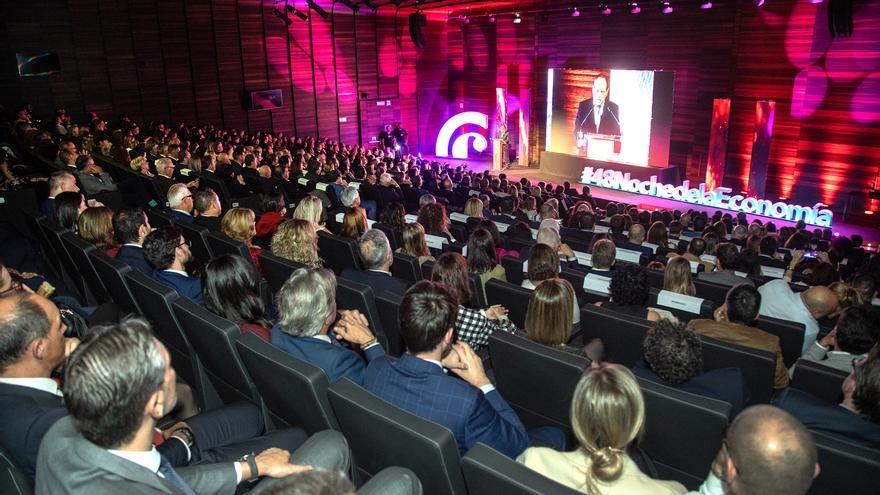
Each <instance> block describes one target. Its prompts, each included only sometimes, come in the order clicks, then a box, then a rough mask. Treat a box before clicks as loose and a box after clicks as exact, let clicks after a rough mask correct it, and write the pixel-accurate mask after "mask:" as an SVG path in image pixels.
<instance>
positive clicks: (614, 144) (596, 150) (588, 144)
mask: <svg viewBox="0 0 880 495" xmlns="http://www.w3.org/2000/svg"><path fill="white" fill-rule="evenodd" d="M578 148H579V149H580V150H581V152H582V153H583V152H584V151H586V153H587V158H590V159H592V160H602V161H610V160H612V159H613V158H614V155H616V154H619V153H620V136H614V135H612V134H593V133H585V134H583V135H582V136H580V137H579V138H578Z"/></svg>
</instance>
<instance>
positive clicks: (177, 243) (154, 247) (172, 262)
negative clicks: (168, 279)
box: [143, 225, 192, 270]
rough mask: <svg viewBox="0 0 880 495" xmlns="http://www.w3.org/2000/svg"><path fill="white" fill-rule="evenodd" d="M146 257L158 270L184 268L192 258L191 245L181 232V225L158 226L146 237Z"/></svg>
mask: <svg viewBox="0 0 880 495" xmlns="http://www.w3.org/2000/svg"><path fill="white" fill-rule="evenodd" d="M143 247H144V258H146V260H147V261H148V262H150V264H151V265H153V267H154V268H156V270H167V269H169V268H172V267H178V268H182V267H183V266H185V265H186V263H187V262H188V261H189V260H190V259H191V258H192V253H190V250H189V245H188V244H187V242H186V240H185V239H184V238H183V235H182V234H181V231H180V227H175V226H173V225H171V226H166V227H161V228H158V229H156V230H154V231H152V232H150V233H149V234H147V237H146V238H145V239H144V246H143Z"/></svg>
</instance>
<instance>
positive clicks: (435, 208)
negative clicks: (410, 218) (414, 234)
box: [418, 203, 449, 236]
mask: <svg viewBox="0 0 880 495" xmlns="http://www.w3.org/2000/svg"><path fill="white" fill-rule="evenodd" d="M418 222H419V223H420V224H422V227H424V228H425V233H426V234H431V235H441V236H442V235H446V234H447V232H448V230H449V218H447V217H446V208H445V207H443V205H441V204H439V203H430V204H426V205H425V206H422V207H421V209H419V215H418Z"/></svg>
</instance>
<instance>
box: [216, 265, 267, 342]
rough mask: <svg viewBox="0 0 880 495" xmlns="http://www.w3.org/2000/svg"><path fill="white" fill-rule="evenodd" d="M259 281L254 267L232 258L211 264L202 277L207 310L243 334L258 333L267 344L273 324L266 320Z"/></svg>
mask: <svg viewBox="0 0 880 495" xmlns="http://www.w3.org/2000/svg"><path fill="white" fill-rule="evenodd" d="M258 281H259V277H258V276H257V271H256V269H255V268H254V265H253V264H251V263H250V262H249V261H247V260H245V259H244V258H242V257H241V256H234V255H231V254H224V255H221V256H218V257H216V258H214V259H213V260H211V261H210V262H208V264H207V265H206V266H205V271H204V273H203V274H202V287H203V288H204V289H203V292H204V296H205V306H206V307H207V308H208V309H209V310H211V311H212V312H214V313H215V314H217V315H219V316H222V317H223V318H226V319H227V320H229V321H231V322H233V323H235V324H236V325H238V328H239V329H240V330H241V331H242V333H246V332H251V333H255V334H257V335H258V336H259V337H260V338H261V339H263V340H265V341H266V342H268V341H269V330H270V329H271V328H272V323H271V322H270V321H269V320H268V319H267V318H266V306H265V302H264V301H263V299H262V298H261V297H260V288H259V282H258Z"/></svg>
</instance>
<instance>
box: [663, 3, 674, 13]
mask: <svg viewBox="0 0 880 495" xmlns="http://www.w3.org/2000/svg"><path fill="white" fill-rule="evenodd" d="M662 12H663V13H664V14H671V13H672V5H670V4H669V2H663V11H662Z"/></svg>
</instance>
